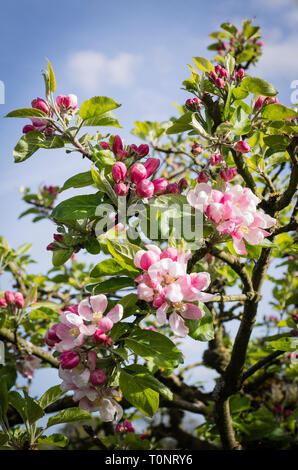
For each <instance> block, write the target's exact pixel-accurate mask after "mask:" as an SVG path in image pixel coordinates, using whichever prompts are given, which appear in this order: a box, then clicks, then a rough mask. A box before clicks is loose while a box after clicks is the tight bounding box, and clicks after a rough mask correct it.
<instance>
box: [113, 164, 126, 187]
mask: <svg viewBox="0 0 298 470" xmlns="http://www.w3.org/2000/svg"><path fill="white" fill-rule="evenodd" d="M112 177H113V180H114V181H115V183H119V181H124V180H125V179H126V177H127V168H126V165H125V164H124V163H122V162H117V163H115V165H114V166H113V168H112Z"/></svg>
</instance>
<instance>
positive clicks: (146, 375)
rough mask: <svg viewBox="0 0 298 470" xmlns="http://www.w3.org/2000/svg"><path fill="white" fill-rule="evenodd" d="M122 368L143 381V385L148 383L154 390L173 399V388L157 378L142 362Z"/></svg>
mask: <svg viewBox="0 0 298 470" xmlns="http://www.w3.org/2000/svg"><path fill="white" fill-rule="evenodd" d="M122 370H123V371H124V372H126V373H128V374H131V375H132V376H133V377H135V378H136V379H137V380H138V381H139V382H140V383H143V385H146V386H147V387H148V388H152V390H155V391H156V392H158V393H159V394H160V395H162V396H163V397H165V398H167V399H168V400H172V399H173V393H172V392H171V390H170V389H169V388H168V387H166V386H165V385H164V384H163V383H161V382H160V381H159V380H157V378H156V377H154V375H152V374H151V373H150V372H149V371H148V369H147V368H146V367H145V366H142V365H140V364H133V365H131V366H128V367H125V369H122Z"/></svg>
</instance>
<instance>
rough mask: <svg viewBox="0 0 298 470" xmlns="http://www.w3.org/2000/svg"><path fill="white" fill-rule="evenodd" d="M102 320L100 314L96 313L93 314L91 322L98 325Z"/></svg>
mask: <svg viewBox="0 0 298 470" xmlns="http://www.w3.org/2000/svg"><path fill="white" fill-rule="evenodd" d="M101 319H102V313H99V312H96V313H94V314H93V320H94V321H95V322H96V323H98V322H99V321H100V320H101Z"/></svg>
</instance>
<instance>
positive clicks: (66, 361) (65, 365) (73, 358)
mask: <svg viewBox="0 0 298 470" xmlns="http://www.w3.org/2000/svg"><path fill="white" fill-rule="evenodd" d="M58 360H59V361H60V362H61V367H62V369H74V367H77V365H78V364H79V363H80V356H79V355H78V353H76V352H74V351H65V352H63V353H62V354H61V355H60V357H59V358H58Z"/></svg>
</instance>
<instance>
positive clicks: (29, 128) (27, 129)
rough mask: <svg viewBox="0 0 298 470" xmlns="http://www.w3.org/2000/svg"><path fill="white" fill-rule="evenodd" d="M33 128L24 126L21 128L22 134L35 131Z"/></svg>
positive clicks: (27, 125)
mask: <svg viewBox="0 0 298 470" xmlns="http://www.w3.org/2000/svg"><path fill="white" fill-rule="evenodd" d="M35 130H36V129H35V127H34V126H32V125H31V124H26V126H24V127H23V134H28V132H32V131H35Z"/></svg>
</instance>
